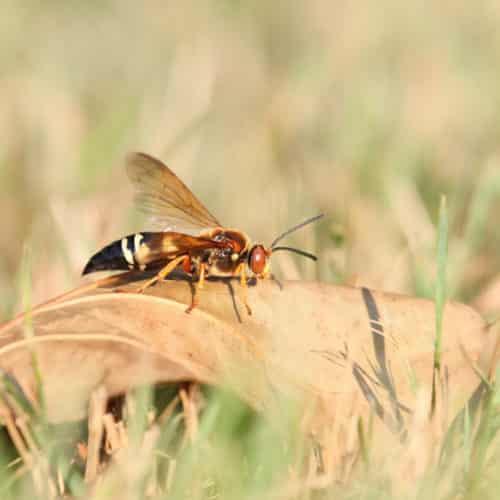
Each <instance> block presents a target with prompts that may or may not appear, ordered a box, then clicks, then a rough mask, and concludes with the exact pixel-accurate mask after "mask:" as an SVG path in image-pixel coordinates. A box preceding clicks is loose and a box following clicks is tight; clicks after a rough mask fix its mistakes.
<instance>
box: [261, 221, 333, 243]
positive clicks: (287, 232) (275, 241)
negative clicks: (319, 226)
mask: <svg viewBox="0 0 500 500" xmlns="http://www.w3.org/2000/svg"><path fill="white" fill-rule="evenodd" d="M324 215H325V214H319V215H315V216H314V217H311V218H310V219H306V220H305V221H304V222H301V223H300V224H297V225H296V226H293V227H292V228H290V229H288V231H285V232H284V233H283V234H280V235H279V236H278V237H277V238H276V239H275V240H274V241H273V242H272V243H271V250H275V245H276V243H278V241H281V240H282V239H283V238H284V237H285V236H288V235H289V234H290V233H293V232H294V231H297V229H301V228H303V227H304V226H307V225H308V224H312V223H313V222H316V221H317V220H319V219H321V218H322V217H324ZM280 248H281V247H280ZM283 248H285V247H283ZM287 248H288V247H287Z"/></svg>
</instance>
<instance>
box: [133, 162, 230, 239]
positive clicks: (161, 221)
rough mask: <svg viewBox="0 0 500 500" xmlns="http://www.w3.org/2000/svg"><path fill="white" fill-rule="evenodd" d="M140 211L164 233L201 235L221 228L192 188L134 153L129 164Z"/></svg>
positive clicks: (158, 165)
mask: <svg viewBox="0 0 500 500" xmlns="http://www.w3.org/2000/svg"><path fill="white" fill-rule="evenodd" d="M126 169H127V174H128V176H129V178H130V180H131V181H132V184H133V185H134V187H135V189H136V191H137V194H136V203H137V206H138V207H139V209H141V210H142V211H143V212H145V213H146V214H148V215H149V216H150V218H151V219H150V220H151V223H152V224H153V225H154V226H155V227H157V228H159V229H161V230H162V231H178V232H183V233H190V234H199V233H200V232H201V231H202V230H204V229H208V228H214V227H220V225H221V224H220V223H219V221H218V220H217V219H216V218H215V217H214V216H213V215H212V214H211V213H210V212H209V211H208V210H207V209H206V208H205V207H204V206H203V205H202V204H201V202H200V201H199V200H198V199H197V198H196V197H195V196H194V194H193V193H192V192H191V191H190V190H189V188H188V187H187V186H186V185H185V184H184V183H183V182H182V181H181V180H180V179H179V178H178V177H177V176H176V175H175V174H174V173H173V172H172V171H171V170H170V169H169V168H168V167H167V166H166V165H164V164H163V163H162V162H161V161H159V160H157V159H155V158H153V157H151V156H149V155H147V154H144V153H132V154H130V155H129V156H128V157H127V161H126Z"/></svg>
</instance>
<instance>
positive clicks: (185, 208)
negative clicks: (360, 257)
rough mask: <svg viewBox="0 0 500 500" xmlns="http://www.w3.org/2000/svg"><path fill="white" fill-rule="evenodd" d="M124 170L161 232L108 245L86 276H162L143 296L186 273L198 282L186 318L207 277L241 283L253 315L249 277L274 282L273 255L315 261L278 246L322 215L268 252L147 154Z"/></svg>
mask: <svg viewBox="0 0 500 500" xmlns="http://www.w3.org/2000/svg"><path fill="white" fill-rule="evenodd" d="M126 170H127V173H128V176H129V178H130V180H131V181H132V184H133V185H134V187H135V189H136V191H137V193H136V203H137V204H138V206H139V207H140V208H141V209H142V210H143V211H145V212H146V213H148V214H149V216H150V222H151V223H152V224H153V225H154V226H155V227H157V228H160V229H161V231H158V232H142V233H135V234H131V235H128V236H125V237H124V238H121V239H119V240H116V241H114V242H113V243H110V244H109V245H107V246H106V247H104V248H103V249H102V250H100V251H99V252H97V253H96V254H95V255H94V256H93V257H92V258H91V259H90V260H89V261H88V263H87V265H86V266H85V268H84V270H83V274H84V275H85V274H89V273H92V272H95V271H106V270H134V269H135V270H141V271H149V270H152V269H155V270H158V272H157V273H156V274H155V275H154V277H153V278H151V279H150V280H148V281H146V283H144V284H143V285H142V286H141V287H140V288H138V289H137V290H136V292H137V293H142V292H143V291H144V290H145V289H146V288H148V287H149V286H151V285H153V284H154V283H156V282H157V281H158V280H162V279H165V278H167V277H168V276H169V274H171V273H172V272H173V271H175V270H182V271H184V272H185V273H187V274H188V275H190V276H191V277H193V278H197V286H196V288H195V290H194V293H193V297H192V300H191V305H190V306H189V307H188V308H187V310H186V312H191V311H192V310H193V308H194V307H196V305H197V291H198V290H199V289H201V288H202V287H203V283H204V280H205V278H206V277H208V276H213V277H239V279H240V283H241V285H242V287H243V292H244V293H243V299H244V303H245V307H246V309H247V312H248V314H251V313H252V311H251V309H250V306H249V305H248V303H247V300H246V286H247V277H252V278H258V279H264V278H270V277H271V278H272V277H273V276H272V274H271V270H270V261H269V258H270V257H271V254H272V253H273V252H276V251H279V250H288V251H291V252H295V253H298V254H300V255H303V256H304V257H308V258H310V259H313V260H316V256H314V255H312V254H310V253H309V252H305V251H303V250H299V249H296V248H291V247H286V246H277V243H278V242H279V241H281V239H282V238H284V237H285V236H287V235H289V234H290V233H291V232H293V231H296V230H297V229H299V228H301V227H303V226H305V225H307V224H310V223H312V222H315V221H316V220H318V219H319V218H321V217H322V216H323V215H322V214H321V215H317V216H315V217H312V218H310V219H307V220H306V221H304V222H302V223H301V224H298V225H297V226H294V227H292V228H291V229H289V230H288V231H286V232H284V233H283V234H281V235H280V236H279V237H278V238H276V239H275V240H274V241H273V243H272V244H271V245H270V247H269V248H266V247H265V246H264V245H263V244H261V243H257V244H251V243H250V239H249V237H248V236H247V235H246V234H245V233H243V232H242V231H238V230H236V229H226V228H225V227H224V226H222V224H220V222H219V221H218V220H217V219H216V218H215V217H214V216H213V215H212V214H211V213H210V212H209V211H208V210H207V209H206V208H205V207H204V206H203V204H202V203H201V202H200V201H199V200H198V199H197V198H196V196H194V195H193V193H192V192H191V191H190V190H189V189H188V188H187V187H186V185H185V184H184V183H183V182H182V181H181V180H180V179H179V178H178V177H177V176H176V175H175V174H174V173H173V172H172V171H171V170H170V169H169V168H168V167H167V166H166V165H164V164H163V163H162V162H161V161H159V160H157V159H155V158H153V157H151V156H149V155H147V154H144V153H132V154H130V155H129V156H128V157H127V160H126Z"/></svg>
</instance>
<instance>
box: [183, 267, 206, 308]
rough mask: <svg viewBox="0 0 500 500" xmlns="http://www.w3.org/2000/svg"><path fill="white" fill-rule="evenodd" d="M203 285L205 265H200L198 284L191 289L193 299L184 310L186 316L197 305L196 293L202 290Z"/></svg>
mask: <svg viewBox="0 0 500 500" xmlns="http://www.w3.org/2000/svg"><path fill="white" fill-rule="evenodd" d="M204 283H205V264H200V276H199V277H198V283H196V288H194V289H193V297H192V299H191V305H190V306H189V307H188V308H187V309H186V312H187V313H188V314H189V313H190V312H191V311H192V310H193V309H194V308H195V307H196V306H197V305H198V299H197V294H198V291H199V290H201V289H202V288H203V285H204Z"/></svg>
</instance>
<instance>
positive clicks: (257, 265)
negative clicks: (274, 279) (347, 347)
mask: <svg viewBox="0 0 500 500" xmlns="http://www.w3.org/2000/svg"><path fill="white" fill-rule="evenodd" d="M266 263H267V252H266V250H265V248H264V247H263V246H262V245H255V246H254V247H253V248H252V249H251V250H250V254H249V256H248V267H250V270H251V271H252V272H253V273H255V274H262V273H263V272H264V270H265V269H266Z"/></svg>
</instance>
